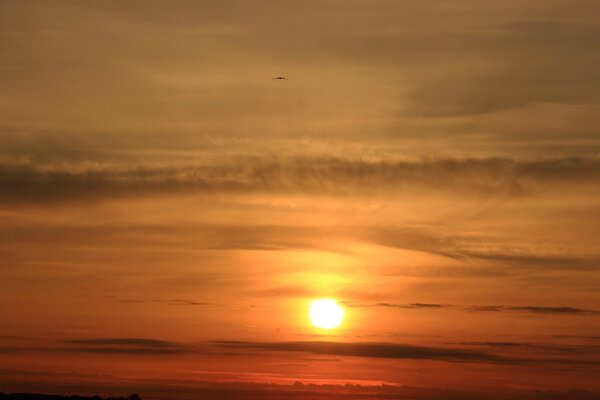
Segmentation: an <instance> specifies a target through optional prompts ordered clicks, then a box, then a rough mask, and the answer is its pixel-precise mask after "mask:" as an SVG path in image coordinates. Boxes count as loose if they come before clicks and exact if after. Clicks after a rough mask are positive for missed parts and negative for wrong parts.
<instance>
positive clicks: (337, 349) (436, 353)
mask: <svg viewBox="0 0 600 400" xmlns="http://www.w3.org/2000/svg"><path fill="white" fill-rule="evenodd" d="M214 343H215V344H216V345H217V346H220V347H225V348H234V349H252V350H267V351H292V352H293V351H299V352H307V353H314V354H326V355H335V356H353V357H370V358H396V359H428V360H442V361H454V362H491V363H497V364H512V363H518V361H517V360H510V359H505V358H503V357H500V356H495V355H492V354H488V353H485V352H481V351H472V350H464V349H456V348H443V347H437V348H436V347H425V346H413V345H407V344H394V343H376V342H361V343H341V342H323V341H310V342H270V343H269V342H241V341H216V342H214Z"/></svg>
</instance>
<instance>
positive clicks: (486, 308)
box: [345, 302, 600, 315]
mask: <svg viewBox="0 0 600 400" xmlns="http://www.w3.org/2000/svg"><path fill="white" fill-rule="evenodd" d="M345 304H346V305H347V306H348V307H386V308H399V309H408V310H415V309H425V310H427V309H430V310H431V309H432V310H435V309H442V308H460V309H463V310H466V311H473V312H523V313H532V314H541V315H600V311H596V310H589V309H584V308H576V307H567V306H563V307H543V306H528V305H526V306H506V305H470V306H464V305H453V304H436V303H372V304H360V303H352V302H346V303H345Z"/></svg>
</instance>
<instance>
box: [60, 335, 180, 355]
mask: <svg viewBox="0 0 600 400" xmlns="http://www.w3.org/2000/svg"><path fill="white" fill-rule="evenodd" d="M65 343H67V344H69V345H72V346H70V347H68V348H66V349H60V350H59V351H69V352H81V353H102V354H133V355H169V354H180V353H186V352H188V351H189V349H187V348H186V347H185V346H183V345H181V344H178V343H174V342H168V341H164V340H158V339H147V338H97V339H75V340H68V341H65Z"/></svg>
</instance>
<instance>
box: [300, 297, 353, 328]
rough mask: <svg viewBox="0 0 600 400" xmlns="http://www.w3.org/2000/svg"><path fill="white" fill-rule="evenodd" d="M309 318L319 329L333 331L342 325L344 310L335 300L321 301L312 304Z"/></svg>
mask: <svg viewBox="0 0 600 400" xmlns="http://www.w3.org/2000/svg"><path fill="white" fill-rule="evenodd" d="M309 316H310V321H311V322H312V323H313V325H314V326H316V327H317V328H321V329H333V328H337V327H338V326H340V324H341V323H342V319H343V318H344V309H343V308H342V307H341V306H340V305H339V304H338V303H337V302H336V301H335V300H331V299H319V300H315V301H313V302H312V303H311V305H310V312H309Z"/></svg>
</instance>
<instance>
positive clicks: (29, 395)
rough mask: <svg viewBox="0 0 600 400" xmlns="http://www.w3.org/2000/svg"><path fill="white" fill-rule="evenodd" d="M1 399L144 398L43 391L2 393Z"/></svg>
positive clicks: (124, 399) (112, 399)
mask: <svg viewBox="0 0 600 400" xmlns="http://www.w3.org/2000/svg"><path fill="white" fill-rule="evenodd" d="M0 400H142V399H141V397H140V396H139V395H138V394H137V393H136V394H132V395H129V396H124V397H100V396H79V395H76V394H75V395H72V396H61V395H58V394H41V393H1V392H0Z"/></svg>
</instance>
